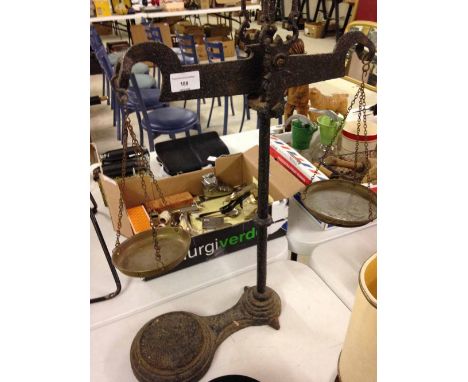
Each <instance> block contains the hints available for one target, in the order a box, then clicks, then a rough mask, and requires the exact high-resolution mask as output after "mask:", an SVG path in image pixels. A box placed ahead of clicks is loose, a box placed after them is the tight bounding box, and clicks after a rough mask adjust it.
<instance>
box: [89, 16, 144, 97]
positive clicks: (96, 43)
mask: <svg viewBox="0 0 468 382" xmlns="http://www.w3.org/2000/svg"><path fill="white" fill-rule="evenodd" d="M90 44H91V48H92V49H93V51H96V49H98V48H99V47H100V46H102V47H104V44H103V43H102V40H101V36H99V33H97V31H96V29H95V28H94V26H93V25H91V26H90ZM104 50H106V48H105V47H104ZM106 52H107V50H106ZM124 53H125V52H124V51H122V52H114V53H109V54H108V58H109V61H110V64H111V66H112V67H114V66H115V64H116V63H117V61H118V59H119V58H120V57H121V56H123V54H124ZM132 72H133V73H135V74H148V73H149V68H148V65H146V64H144V63H143V62H139V63H137V64H135V65H134V66H133V67H132ZM140 81H141V80H140ZM147 82H148V83H151V82H152V81H151V80H148V81H147ZM102 95H107V96H108V97H109V98H110V95H111V92H110V83H109V80H108V79H107V80H106V76H104V75H103V76H102ZM109 98H108V100H107V104H108V105H109V103H110V100H109Z"/></svg>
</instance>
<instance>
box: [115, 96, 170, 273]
mask: <svg viewBox="0 0 468 382" xmlns="http://www.w3.org/2000/svg"><path fill="white" fill-rule="evenodd" d="M128 134H130V138H131V140H132V145H133V147H134V148H135V152H136V154H137V157H138V161H139V163H140V165H141V168H142V170H140V171H139V176H140V179H141V187H142V189H143V193H144V199H145V202H148V201H149V200H150V199H149V196H148V191H147V188H146V182H145V174H146V173H148V174H149V175H150V177H151V180H152V183H151V184H152V186H155V187H156V191H157V192H158V196H159V198H160V199H161V201H162V203H163V206H164V207H167V201H166V199H165V197H164V194H163V192H162V190H161V188H160V186H159V184H158V182H157V181H156V179H155V177H154V174H153V172H152V171H151V167H150V164H149V162H148V159H147V158H146V156H145V154H144V151H143V148H142V147H141V145H140V143H139V142H138V139H137V137H136V135H135V132H134V131H133V127H132V123H131V121H130V116H129V114H128V110H127V104H126V103H125V104H124V129H123V131H122V145H123V158H122V181H121V185H122V186H121V193H120V199H119V214H118V221H117V233H116V236H117V237H116V242H115V248H118V247H119V246H120V230H121V228H122V215H123V205H124V198H125V178H126V171H127V166H126V165H127V146H128V143H127V140H128ZM153 197H154V190H153ZM150 226H151V231H152V236H153V247H154V253H155V258H156V261H158V262H159V263H161V265H162V266H163V267H164V264H163V262H162V259H161V248H160V247H159V242H158V233H157V226H156V222H155V221H154V219H150Z"/></svg>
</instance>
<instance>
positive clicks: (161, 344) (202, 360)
mask: <svg viewBox="0 0 468 382" xmlns="http://www.w3.org/2000/svg"><path fill="white" fill-rule="evenodd" d="M206 320H207V318H206V317H199V316H197V315H195V314H192V313H188V312H170V313H166V314H163V315H161V316H159V317H156V318H154V319H152V320H151V321H149V322H148V323H146V325H144V326H143V327H142V328H141V329H140V331H139V332H138V333H137V335H136V336H135V338H134V339H133V342H132V346H131V349H130V364H131V366H132V370H133V373H134V375H135V377H136V378H137V379H138V380H139V381H141V382H148V381H162V382H188V381H198V380H199V379H200V378H201V377H202V376H203V375H204V374H205V373H206V371H207V370H208V368H209V366H210V362H211V360H212V359H213V355H214V352H215V350H216V346H215V336H214V335H213V334H212V332H211V330H210V328H209V326H208V325H207V322H206Z"/></svg>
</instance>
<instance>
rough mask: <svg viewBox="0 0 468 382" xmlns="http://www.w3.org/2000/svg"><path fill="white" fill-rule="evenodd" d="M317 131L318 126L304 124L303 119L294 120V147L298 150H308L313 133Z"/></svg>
mask: <svg viewBox="0 0 468 382" xmlns="http://www.w3.org/2000/svg"><path fill="white" fill-rule="evenodd" d="M316 131H317V127H315V126H311V125H309V124H305V125H303V124H302V122H301V121H299V120H295V121H293V122H292V142H291V144H292V147H293V148H294V149H296V150H306V149H308V148H309V145H310V140H311V139H312V135H313V134H314V133H315V132H316Z"/></svg>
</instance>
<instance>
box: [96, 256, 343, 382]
mask: <svg viewBox="0 0 468 382" xmlns="http://www.w3.org/2000/svg"><path fill="white" fill-rule="evenodd" d="M267 277H268V278H267V284H268V285H269V286H270V287H272V288H273V289H274V290H275V291H276V292H277V293H278V294H279V296H280V298H281V303H282V312H281V316H280V318H279V320H280V325H281V328H280V330H278V331H276V330H274V329H272V328H271V327H268V326H257V327H249V328H246V329H243V330H240V331H239V332H237V333H234V334H233V335H231V336H230V337H228V338H227V339H226V340H225V341H224V342H223V343H222V344H221V346H220V347H219V348H218V350H217V352H216V354H215V356H214V359H213V362H212V364H211V367H210V369H209V370H208V372H207V374H206V375H205V376H204V377H203V378H202V379H201V381H210V380H212V379H214V378H216V377H219V376H222V375H228V374H241V375H246V376H250V377H252V378H255V379H257V380H259V381H262V382H285V381H288V382H296V381H297V382H304V381H308V382H333V381H334V379H335V377H336V366H337V361H338V356H339V353H340V351H341V347H342V343H343V341H344V337H345V334H346V329H347V325H348V320H349V317H350V311H349V310H348V309H347V308H346V307H345V305H344V304H343V303H342V302H341V301H340V300H339V299H338V298H337V297H336V296H335V295H334V294H333V292H331V291H330V289H329V288H328V287H327V286H326V285H325V284H324V283H323V281H322V280H321V279H320V278H319V277H318V276H317V275H316V274H315V273H314V272H313V271H312V270H311V269H310V268H308V267H307V266H305V265H304V264H300V263H297V262H293V261H289V260H283V261H277V262H274V263H271V264H269V265H268V276H267ZM255 282H256V271H249V272H245V273H242V274H239V275H236V276H234V277H231V278H229V279H227V280H225V281H222V282H219V283H216V284H213V285H211V286H208V287H205V288H203V289H200V290H198V291H194V292H192V293H190V294H187V295H185V296H182V297H179V298H176V299H174V300H171V301H168V302H166V303H164V304H162V305H159V306H156V307H153V308H151V309H148V310H144V311H141V312H136V313H133V314H131V315H129V316H127V317H124V318H120V319H118V320H115V321H113V322H109V323H106V324H105V325H102V326H99V327H97V328H94V329H92V330H91V380H92V381H95V382H119V381H122V382H130V381H135V380H136V379H135V377H134V376H133V373H132V370H131V366H130V357H129V351H130V345H131V343H132V340H133V338H134V336H135V334H136V333H137V332H138V330H139V329H140V328H141V327H142V326H143V325H144V324H145V323H146V322H147V321H149V320H151V319H152V318H154V317H156V316H158V315H160V314H163V313H167V312H170V311H178V310H185V311H189V312H192V313H196V314H199V315H213V314H218V313H220V312H222V311H224V310H226V309H228V308H230V307H231V306H232V305H234V304H235V303H236V302H237V300H238V299H239V297H240V296H241V294H242V291H243V287H244V286H246V285H250V286H251V285H255ZM135 297H136V296H135ZM115 301H118V298H117V299H115Z"/></svg>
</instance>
